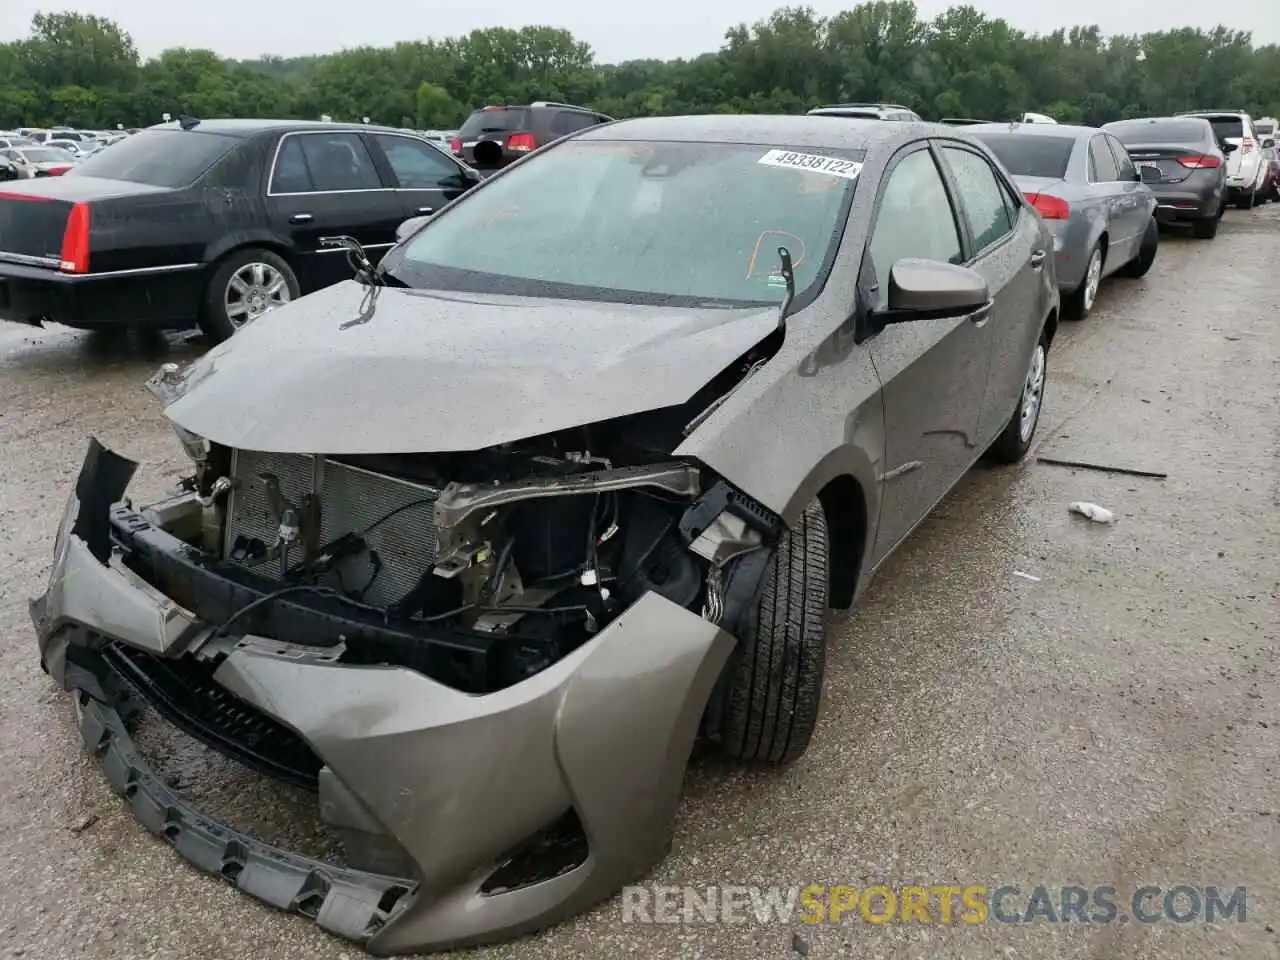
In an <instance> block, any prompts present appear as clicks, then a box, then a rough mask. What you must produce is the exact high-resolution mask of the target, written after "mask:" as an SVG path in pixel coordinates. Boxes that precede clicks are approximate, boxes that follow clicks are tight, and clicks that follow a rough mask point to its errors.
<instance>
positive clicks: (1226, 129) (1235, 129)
mask: <svg viewBox="0 0 1280 960" xmlns="http://www.w3.org/2000/svg"><path fill="white" fill-rule="evenodd" d="M1205 119H1206V120H1208V121H1209V125H1210V126H1212V127H1213V132H1214V133H1215V134H1217V136H1218V139H1219V140H1226V139H1228V138H1230V137H1234V138H1236V139H1237V140H1238V139H1240V138H1241V137H1243V136H1244V121H1243V120H1241V119H1240V118H1239V117H1238V116H1236V115H1235V114H1232V113H1229V114H1225V115H1223V116H1216V117H1205Z"/></svg>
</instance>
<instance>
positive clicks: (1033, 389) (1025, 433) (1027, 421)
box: [1018, 343, 1045, 443]
mask: <svg viewBox="0 0 1280 960" xmlns="http://www.w3.org/2000/svg"><path fill="white" fill-rule="evenodd" d="M1044 370H1045V352H1044V344H1043V343H1037V344H1036V349H1035V352H1034V353H1032V354H1031V366H1030V367H1029V368H1028V369H1027V379H1026V380H1025V381H1024V382H1023V384H1022V404H1021V406H1020V407H1019V416H1020V418H1021V419H1020V421H1019V423H1018V437H1019V439H1020V440H1022V442H1023V443H1027V442H1028V441H1030V439H1031V435H1032V434H1033V433H1035V431H1036V424H1037V423H1038V422H1039V420H1040V405H1041V403H1042V402H1043V400H1044Z"/></svg>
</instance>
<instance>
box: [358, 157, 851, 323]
mask: <svg viewBox="0 0 1280 960" xmlns="http://www.w3.org/2000/svg"><path fill="white" fill-rule="evenodd" d="M862 157H863V154H862V152H861V151H857V152H854V151H845V150H835V151H832V150H825V149H824V150H822V151H821V152H819V151H818V150H814V151H813V152H812V153H800V152H792V151H790V150H786V149H770V148H769V147H768V146H764V145H758V146H753V145H746V144H729V143H674V142H649V141H645V142H621V141H619V142H611V141H600V140H591V141H569V142H567V143H564V144H562V145H561V146H558V147H556V148H554V149H552V150H551V151H549V152H548V153H547V154H546V155H545V156H542V157H540V158H538V160H537V161H536V162H532V163H522V164H520V165H519V166H517V167H513V168H511V169H510V170H508V171H507V172H506V173H504V174H503V175H502V176H500V177H498V178H497V179H495V180H493V181H490V182H489V183H488V184H486V185H485V186H484V187H483V188H482V189H480V190H476V191H475V192H474V193H472V194H469V195H468V196H467V197H466V198H465V199H464V200H462V201H461V202H459V203H457V204H456V205H454V206H452V207H451V208H450V209H449V210H448V211H447V212H445V213H442V214H440V215H439V216H438V217H437V218H436V219H435V220H433V221H431V222H429V223H428V224H427V225H426V226H425V227H424V228H423V229H422V230H421V231H420V232H419V233H417V234H416V235H414V236H413V238H412V239H410V240H408V241H407V242H406V243H404V244H402V245H401V246H400V247H398V248H396V249H395V250H392V251H391V253H390V254H388V255H387V257H386V258H385V259H384V260H383V261H382V262H383V264H384V268H383V269H384V270H385V271H386V272H387V273H388V274H390V275H391V276H392V277H393V278H394V279H396V280H399V281H400V282H401V283H403V284H405V285H407V286H412V287H420V288H434V289H444V290H463V291H468V292H483V293H506V294H514V295H517V296H542V297H560V298H566V299H578V300H604V301H611V302H621V303H640V304H659V305H668V306H682V305H684V306H709V307H711V306H728V307H732V306H738V305H756V304H777V303H778V302H780V301H781V300H782V298H783V296H784V295H785V293H786V284H785V282H784V281H783V279H782V277H781V276H780V275H779V266H780V258H779V256H778V252H777V251H778V248H779V247H786V248H787V250H788V251H789V252H790V254H791V257H792V259H793V263H794V268H795V289H796V296H797V300H798V301H802V300H803V299H804V297H805V296H806V293H809V294H811V295H816V291H817V290H818V289H820V287H821V284H822V281H823V279H824V278H825V276H826V273H827V271H828V270H829V269H830V265H831V262H832V259H833V257H834V255H835V250H836V247H837V246H838V244H839V240H840V236H841V233H842V231H843V226H844V221H845V219H846V217H847V216H848V209H849V204H850V203H851V202H852V194H853V191H854V187H855V185H856V182H857V175H858V171H859V169H860V166H861V164H860V161H861V160H862ZM516 322H518V321H516Z"/></svg>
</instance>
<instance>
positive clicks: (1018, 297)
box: [939, 141, 1050, 449]
mask: <svg viewBox="0 0 1280 960" xmlns="http://www.w3.org/2000/svg"><path fill="white" fill-rule="evenodd" d="M939 149H940V153H941V156H942V161H943V168H944V170H945V172H946V173H947V174H948V175H949V178H950V181H951V183H952V185H953V188H954V195H955V198H956V201H957V204H956V205H957V207H958V208H959V210H960V214H961V218H962V219H961V224H962V225H963V226H965V227H967V228H968V233H969V238H970V240H971V241H972V247H971V250H972V254H971V256H970V257H969V259H968V261H967V262H966V264H965V265H966V266H968V267H970V268H971V269H973V270H976V271H977V272H978V273H980V274H982V277H983V279H984V280H986V281H987V289H988V290H989V291H990V293H991V319H990V320H989V321H988V335H989V337H990V349H991V361H990V369H989V370H988V374H987V381H986V388H985V392H984V394H983V400H982V412H981V415H980V417H979V421H978V434H977V435H978V446H979V447H981V448H983V449H986V447H987V446H988V445H989V444H990V443H991V442H992V441H994V440H995V438H996V437H997V436H999V434H1000V431H1001V430H1003V429H1004V426H1005V424H1006V423H1008V422H1009V417H1010V416H1011V415H1012V414H1013V411H1014V408H1015V407H1016V406H1017V403H1018V399H1019V398H1020V397H1021V396H1022V385H1023V380H1024V378H1025V375H1026V372H1027V364H1028V362H1029V360H1030V357H1031V350H1032V348H1033V347H1034V346H1035V343H1036V341H1037V339H1038V338H1039V336H1040V322H1039V321H1040V317H1039V316H1037V315H1036V313H1037V310H1038V309H1039V306H1038V304H1039V296H1038V292H1039V289H1040V275H1041V273H1042V271H1044V270H1045V264H1046V262H1047V260H1048V256H1049V253H1050V250H1049V249H1048V247H1047V246H1046V244H1045V243H1044V238H1043V235H1042V233H1041V231H1040V227H1039V225H1038V224H1037V222H1036V218H1035V216H1034V215H1033V214H1032V213H1031V212H1030V211H1028V210H1027V209H1026V205H1025V204H1024V203H1023V202H1022V200H1021V198H1020V197H1019V196H1018V195H1017V194H1016V192H1015V191H1014V190H1013V187H1012V186H1011V185H1010V184H1009V183H1008V182H1007V181H1006V180H1005V178H1004V177H1003V176H1002V175H1001V174H1000V173H999V172H998V171H996V169H995V168H994V167H993V166H992V165H991V163H990V161H988V160H987V158H986V157H984V156H983V155H982V154H981V153H979V152H978V151H977V150H974V149H973V148H971V147H969V146H967V145H964V144H959V143H949V142H946V141H943V142H941V143H940V144H939Z"/></svg>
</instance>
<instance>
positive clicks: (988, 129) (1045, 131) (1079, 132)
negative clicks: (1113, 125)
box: [964, 123, 1098, 140]
mask: <svg viewBox="0 0 1280 960" xmlns="http://www.w3.org/2000/svg"><path fill="white" fill-rule="evenodd" d="M964 132H965V133H968V134H972V135H973V136H979V135H981V134H983V133H1015V134H1018V135H1019V136H1023V135H1025V136H1029V137H1059V138H1061V139H1063V140H1080V139H1082V138H1085V137H1091V136H1093V135H1094V134H1095V133H1098V128H1097V127H1084V126H1079V125H1077V124H1073V123H974V124H969V125H967V126H965V128H964Z"/></svg>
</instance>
